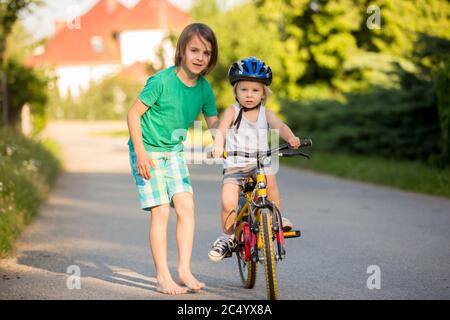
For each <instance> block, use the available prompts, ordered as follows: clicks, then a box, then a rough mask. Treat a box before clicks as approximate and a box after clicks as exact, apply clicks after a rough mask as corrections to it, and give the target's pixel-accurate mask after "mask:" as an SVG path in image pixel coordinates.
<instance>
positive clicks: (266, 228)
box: [259, 210, 278, 300]
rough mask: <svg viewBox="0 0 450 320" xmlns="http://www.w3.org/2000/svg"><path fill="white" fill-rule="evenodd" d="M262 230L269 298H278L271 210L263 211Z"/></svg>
mask: <svg viewBox="0 0 450 320" xmlns="http://www.w3.org/2000/svg"><path fill="white" fill-rule="evenodd" d="M260 223H261V226H260V228H259V230H260V232H261V235H260V236H261V240H262V250H263V253H264V271H265V274H266V289H267V297H268V299H269V300H277V299H278V284H277V274H276V261H275V251H274V248H273V237H272V219H271V212H270V210H263V211H262V212H261V222H260Z"/></svg>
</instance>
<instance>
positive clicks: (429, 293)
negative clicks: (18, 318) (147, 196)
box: [0, 123, 450, 300]
mask: <svg viewBox="0 0 450 320" xmlns="http://www.w3.org/2000/svg"><path fill="white" fill-rule="evenodd" d="M111 129H113V130H114V129H116V130H117V129H125V128H124V124H123V123H119V124H117V123H115V124H111V123H96V124H89V123H52V124H51V125H50V127H49V129H48V131H47V132H48V134H49V135H50V136H52V137H53V138H54V139H56V140H58V141H59V142H60V143H61V145H62V147H63V152H64V158H65V167H66V171H65V172H64V173H63V174H62V175H61V176H60V178H59V180H58V182H57V184H56V187H55V189H54V190H53V192H52V193H51V195H50V197H49V198H48V201H47V202H46V203H45V204H44V205H43V206H42V207H41V210H40V215H39V217H38V218H37V219H36V220H35V221H34V222H33V224H32V225H31V226H29V227H28V228H27V229H26V231H25V232H24V233H23V235H22V236H21V237H20V239H19V241H18V242H17V245H16V248H15V251H14V253H13V255H12V256H11V257H10V258H8V259H4V260H0V299H180V298H181V299H244V300H260V299H265V285H264V281H263V276H262V272H260V274H259V279H258V282H257V285H256V288H255V289H253V290H246V289H243V288H241V287H240V280H239V274H238V269H237V264H236V260H235V258H234V257H233V258H230V259H226V260H225V261H223V262H222V263H220V264H215V263H212V262H210V261H209V260H208V258H207V252H208V249H209V246H210V243H211V242H212V241H213V240H214V239H215V238H216V236H217V235H218V233H219V215H218V203H219V188H220V178H221V167H220V166H219V165H192V166H191V176H192V182H193V187H194V190H195V201H196V217H197V220H196V238H195V244H194V252H193V263H192V268H193V270H194V273H195V274H196V275H197V276H198V278H199V279H200V280H202V281H205V282H206V284H207V288H206V289H205V290H203V291H202V292H200V293H197V294H188V295H183V296H177V297H168V296H166V295H162V294H159V293H158V292H156V291H155V278H154V276H155V270H154V267H153V263H152V260H151V255H150V252H149V249H148V220H149V217H148V216H147V215H146V214H143V213H142V212H141V211H140V210H139V209H138V202H137V197H136V194H135V190H134V184H133V181H132V178H131V176H130V173H129V167H128V155H127V147H126V139H123V138H118V139H111V138H106V137H101V136H96V135H93V134H92V132H94V131H104V130H111ZM312 161H314V160H312ZM279 181H280V185H281V186H280V188H281V192H282V197H283V204H284V211H285V213H286V216H288V217H289V218H290V219H291V220H292V221H293V222H294V223H295V225H296V226H300V227H301V229H302V231H303V236H302V238H300V239H289V240H287V252H288V256H287V259H286V260H284V261H282V262H281V264H279V266H278V268H277V270H278V279H279V284H280V296H281V298H282V299H449V298H450V288H449V287H450V231H449V227H450V201H449V200H447V199H443V198H438V197H430V196H424V195H418V194H414V193H407V192H400V191H396V190H393V189H388V188H382V187H377V186H372V185H367V184H363V183H355V182H350V181H346V180H341V179H336V178H332V177H328V176H324V175H319V174H315V173H311V172H306V171H299V170H294V169H290V168H282V169H281V170H280V172H279ZM169 229H170V233H169V234H170V235H171V236H170V242H169V249H170V259H169V263H170V267H171V269H172V271H173V274H174V275H176V263H177V253H176V242H175V237H174V229H175V213H173V214H172V217H171V223H170V226H169ZM73 265H76V266H79V268H80V272H81V289H72V290H71V289H68V287H67V282H68V280H70V279H72V278H69V275H70V274H72V273H70V274H69V273H67V272H68V268H69V267H70V266H73ZM372 265H375V266H378V267H379V271H380V275H381V277H380V284H381V288H380V289H373V290H369V289H368V288H367V279H368V278H369V277H370V276H371V275H372V274H368V273H367V269H368V267H369V266H372ZM69 271H70V272H72V271H71V270H70V269H69ZM259 271H262V267H260V269H259ZM69 282H70V281H69ZM70 283H72V284H74V283H75V284H76V282H70ZM371 283H372V282H371Z"/></svg>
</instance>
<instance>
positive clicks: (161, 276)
mask: <svg viewBox="0 0 450 320" xmlns="http://www.w3.org/2000/svg"><path fill="white" fill-rule="evenodd" d="M169 213H170V207H169V205H168V204H164V205H160V206H157V207H153V208H152V209H151V214H150V215H151V227H150V247H151V250H152V256H153V261H154V263H155V267H156V281H157V285H156V290H157V291H159V292H162V293H166V294H182V293H186V292H187V290H186V289H185V288H182V287H180V286H179V285H178V284H176V283H175V281H173V279H172V276H171V275H170V271H169V266H168V264H167V224H168V222H169Z"/></svg>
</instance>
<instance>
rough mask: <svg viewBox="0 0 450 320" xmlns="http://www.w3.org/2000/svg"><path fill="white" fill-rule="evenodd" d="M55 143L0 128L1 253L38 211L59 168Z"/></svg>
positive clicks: (2, 254) (7, 251) (4, 253)
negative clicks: (36, 139)
mask: <svg viewBox="0 0 450 320" xmlns="http://www.w3.org/2000/svg"><path fill="white" fill-rule="evenodd" d="M58 154H60V152H59V149H58V147H57V145H56V144H55V143H54V142H52V141H49V140H46V141H43V142H37V141H33V140H29V139H26V138H25V137H23V136H22V135H21V134H20V133H18V132H17V131H15V130H13V129H10V128H2V129H0V257H5V256H6V255H7V254H8V253H9V252H10V250H11V248H12V246H13V244H14V241H15V239H16V238H17V236H18V235H19V234H20V232H21V231H22V230H23V228H24V226H26V225H27V224H28V223H30V222H31V220H32V218H33V217H34V216H35V215H36V214H37V212H38V208H39V205H40V203H41V202H42V200H44V199H45V197H46V196H47V194H48V192H49V190H50V188H51V186H52V185H53V184H54V182H55V180H56V177H57V175H58V173H59V171H60V169H61V165H60V161H59V160H58V156H57V155H58Z"/></svg>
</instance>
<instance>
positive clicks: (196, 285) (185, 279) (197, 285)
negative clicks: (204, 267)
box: [179, 272, 205, 291]
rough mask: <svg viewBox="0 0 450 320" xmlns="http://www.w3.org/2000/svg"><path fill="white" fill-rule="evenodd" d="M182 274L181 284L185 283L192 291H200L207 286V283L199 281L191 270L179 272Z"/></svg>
mask: <svg viewBox="0 0 450 320" xmlns="http://www.w3.org/2000/svg"><path fill="white" fill-rule="evenodd" d="M179 276H180V281H179V284H180V285H185V286H186V287H188V288H189V290H192V291H198V290H200V289H203V288H204V287H205V283H203V282H200V281H198V280H197V279H195V277H194V275H193V274H192V273H190V272H179Z"/></svg>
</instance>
